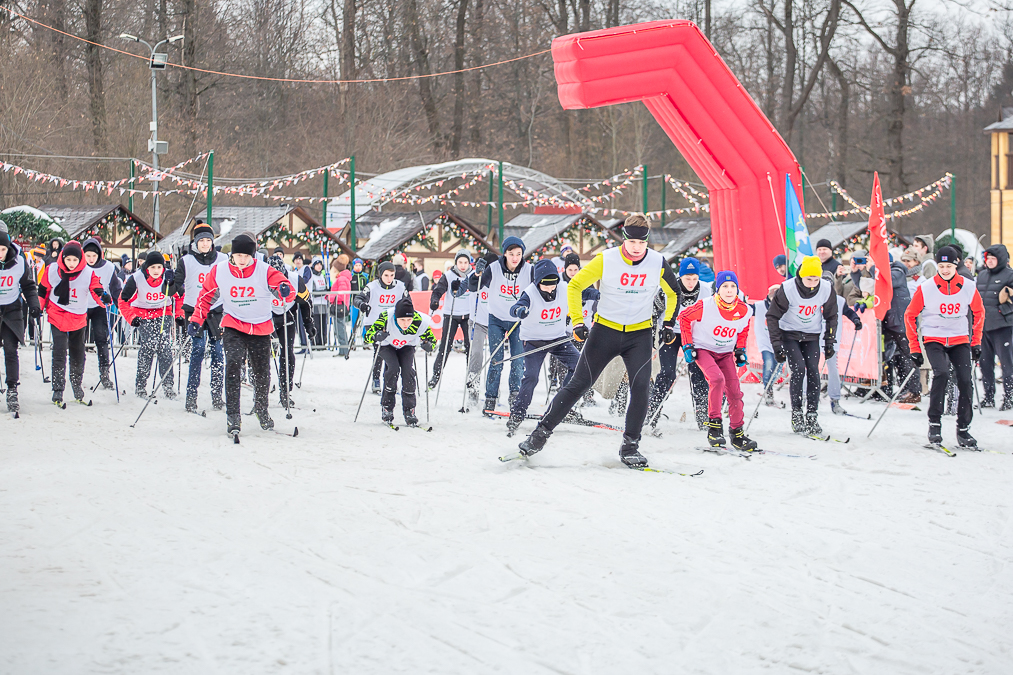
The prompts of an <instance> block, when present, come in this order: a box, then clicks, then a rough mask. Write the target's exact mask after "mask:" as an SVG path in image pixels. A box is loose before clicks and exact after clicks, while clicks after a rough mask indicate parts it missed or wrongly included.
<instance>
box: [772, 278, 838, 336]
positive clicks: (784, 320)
mask: <svg viewBox="0 0 1013 675" xmlns="http://www.w3.org/2000/svg"><path fill="white" fill-rule="evenodd" d="M781 288H783V289H784V294H785V295H786V296H788V311H787V312H785V313H784V316H782V317H781V320H780V321H778V322H777V323H778V325H779V326H780V327H781V330H785V331H787V330H792V331H797V332H801V333H816V334H817V335H818V334H819V333H820V332H822V331H823V305H825V304H826V302H827V299H828V298H829V297H830V294H831V293H833V292H834V289H833V287H831V285H830V282H829V281H827V280H826V279H820V287H819V290H818V291H816V295H814V296H813V297H811V298H803V297H802V294H801V293H799V291H798V287H797V286H796V285H795V278H794V277H792V278H790V279H785V280H784V282H783V283H782V284H781Z"/></svg>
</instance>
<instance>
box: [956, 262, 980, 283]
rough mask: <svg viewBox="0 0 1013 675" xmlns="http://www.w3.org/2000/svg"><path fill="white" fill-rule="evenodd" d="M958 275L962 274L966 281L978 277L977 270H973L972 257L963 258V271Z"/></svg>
mask: <svg viewBox="0 0 1013 675" xmlns="http://www.w3.org/2000/svg"><path fill="white" fill-rule="evenodd" d="M960 273H961V274H963V275H964V276H965V277H967V278H968V279H974V278H975V277H976V276H978V270H977V269H975V264H974V257H973V256H968V257H966V258H964V269H962V270H960Z"/></svg>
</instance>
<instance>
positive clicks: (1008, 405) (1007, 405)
mask: <svg viewBox="0 0 1013 675" xmlns="http://www.w3.org/2000/svg"><path fill="white" fill-rule="evenodd" d="M999 410H1000V411H1001V412H1006V411H1007V410H1013V395H1009V394H1004V395H1003V397H1002V405H1001V406H999Z"/></svg>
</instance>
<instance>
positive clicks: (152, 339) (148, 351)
mask: <svg viewBox="0 0 1013 675" xmlns="http://www.w3.org/2000/svg"><path fill="white" fill-rule="evenodd" d="M175 329H176V324H175V320H174V319H173V318H172V317H171V316H165V317H159V318H157V319H141V325H140V326H138V334H139V337H138V348H137V378H136V380H135V382H134V386H135V387H136V389H137V393H138V394H140V393H141V392H143V391H146V390H147V385H148V375H150V374H151V364H152V362H153V361H154V360H155V359H156V358H157V359H158V372H159V373H160V374H161V375H162V389H163V391H166V392H168V391H169V390H170V389H172V387H173V385H174V384H175V379H174V377H173V370H172V332H173V331H174V330H175ZM156 384H157V380H156ZM154 386H155V385H152V388H154Z"/></svg>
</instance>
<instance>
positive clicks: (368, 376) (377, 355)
mask: <svg viewBox="0 0 1013 675" xmlns="http://www.w3.org/2000/svg"><path fill="white" fill-rule="evenodd" d="M379 358H380V348H379V347H376V351H375V352H374V353H373V364H372V365H371V366H370V367H369V372H368V373H367V374H366V386H364V387H363V388H362V396H361V397H360V398H359V407H358V408H356V409H355V418H354V419H353V420H352V422H358V421H359V411H360V410H362V402H363V401H364V400H366V390H367V389H369V383H370V381H372V379H373V370H374V369H375V368H376V362H377V360H378V359H379Z"/></svg>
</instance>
